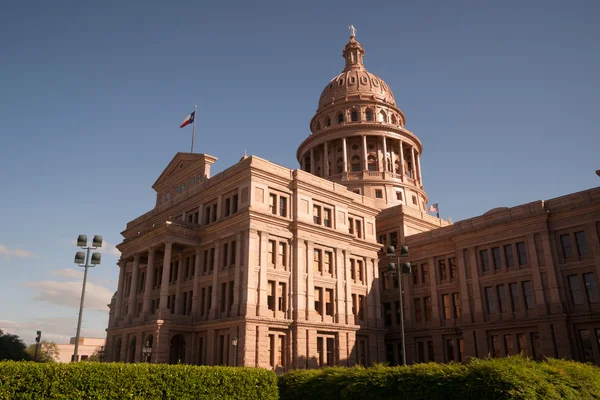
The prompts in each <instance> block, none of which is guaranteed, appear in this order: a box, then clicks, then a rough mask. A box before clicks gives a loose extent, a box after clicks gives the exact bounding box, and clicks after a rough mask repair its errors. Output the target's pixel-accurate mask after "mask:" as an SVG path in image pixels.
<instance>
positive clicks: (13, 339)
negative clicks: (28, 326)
mask: <svg viewBox="0 0 600 400" xmlns="http://www.w3.org/2000/svg"><path fill="white" fill-rule="evenodd" d="M0 360H13V361H22V360H25V361H27V360H31V357H30V356H29V354H27V345H26V344H25V342H23V340H22V339H21V338H20V337H18V336H17V335H11V334H10V333H4V332H3V331H2V329H0Z"/></svg>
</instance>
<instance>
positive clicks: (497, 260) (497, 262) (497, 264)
mask: <svg viewBox="0 0 600 400" xmlns="http://www.w3.org/2000/svg"><path fill="white" fill-rule="evenodd" d="M492 259H493V260H494V269H500V268H502V264H501V260H500V247H492Z"/></svg>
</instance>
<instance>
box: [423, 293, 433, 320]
mask: <svg viewBox="0 0 600 400" xmlns="http://www.w3.org/2000/svg"><path fill="white" fill-rule="evenodd" d="M423 302H424V303H425V321H431V318H432V315H433V308H432V306H431V297H423Z"/></svg>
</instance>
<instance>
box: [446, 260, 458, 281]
mask: <svg viewBox="0 0 600 400" xmlns="http://www.w3.org/2000/svg"><path fill="white" fill-rule="evenodd" d="M448 264H450V279H458V269H457V266H456V258H455V257H450V258H449V259H448Z"/></svg>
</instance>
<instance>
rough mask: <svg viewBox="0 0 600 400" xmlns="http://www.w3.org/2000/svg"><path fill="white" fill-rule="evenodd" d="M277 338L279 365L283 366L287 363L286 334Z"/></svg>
mask: <svg viewBox="0 0 600 400" xmlns="http://www.w3.org/2000/svg"><path fill="white" fill-rule="evenodd" d="M277 339H278V340H277V341H278V343H277V366H278V367H283V366H284V365H285V336H283V335H279V336H278V337H277Z"/></svg>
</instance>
